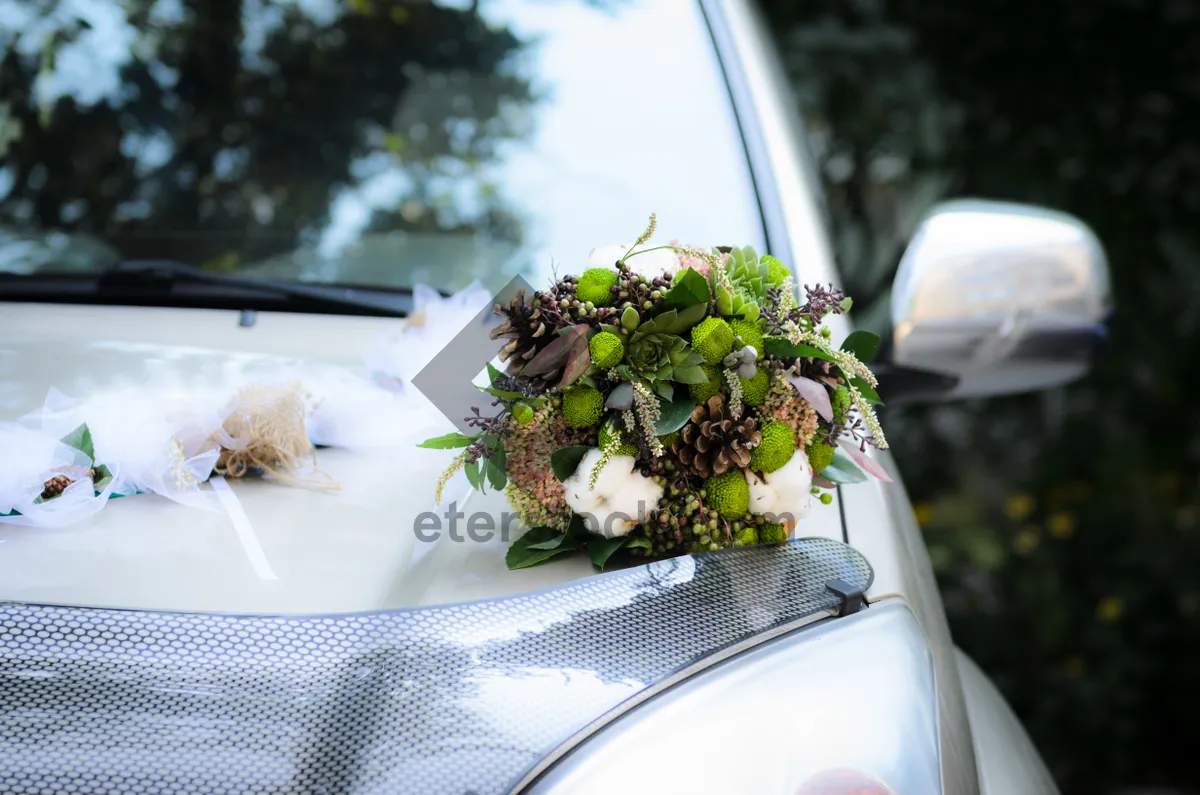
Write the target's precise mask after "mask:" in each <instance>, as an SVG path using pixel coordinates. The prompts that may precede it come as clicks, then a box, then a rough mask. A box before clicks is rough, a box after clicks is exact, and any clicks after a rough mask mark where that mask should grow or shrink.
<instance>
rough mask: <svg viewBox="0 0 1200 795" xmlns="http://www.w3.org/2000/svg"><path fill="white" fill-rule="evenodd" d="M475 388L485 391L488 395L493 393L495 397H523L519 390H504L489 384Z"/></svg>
mask: <svg viewBox="0 0 1200 795" xmlns="http://www.w3.org/2000/svg"><path fill="white" fill-rule="evenodd" d="M475 388H476V389H478V390H479V391H480V392H487V393H488V394H489V395H494V396H495V397H498V398H504V399H505V400H516V399H517V398H520V397H524V395H522V394H521V393H520V392H506V391H504V390H501V389H495V388H493V387H490V386H478V387H475Z"/></svg>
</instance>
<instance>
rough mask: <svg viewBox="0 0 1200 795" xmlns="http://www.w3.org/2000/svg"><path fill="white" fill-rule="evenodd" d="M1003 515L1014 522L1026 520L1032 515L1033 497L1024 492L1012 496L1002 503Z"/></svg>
mask: <svg viewBox="0 0 1200 795" xmlns="http://www.w3.org/2000/svg"><path fill="white" fill-rule="evenodd" d="M1004 513H1005V515H1006V516H1008V518H1009V519H1012V520H1013V521H1014V522H1020V521H1024V520H1025V519H1028V518H1029V516H1030V514H1032V513H1033V497H1031V496H1029V495H1028V494H1026V493H1024V492H1021V493H1019V494H1014V495H1012V496H1011V497H1009V498H1008V500H1007V501H1006V502H1005V503H1004Z"/></svg>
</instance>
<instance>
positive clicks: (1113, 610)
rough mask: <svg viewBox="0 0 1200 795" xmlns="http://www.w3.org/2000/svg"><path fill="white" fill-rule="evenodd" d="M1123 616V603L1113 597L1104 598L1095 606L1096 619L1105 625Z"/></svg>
mask: <svg viewBox="0 0 1200 795" xmlns="http://www.w3.org/2000/svg"><path fill="white" fill-rule="evenodd" d="M1124 614H1125V603H1124V602H1123V601H1121V600H1120V599H1118V598H1117V597H1115V596H1106V597H1104V598H1103V599H1101V600H1100V602H1099V604H1097V605H1096V618H1098V619H1100V620H1101V621H1103V622H1104V623H1105V624H1112V623H1114V622H1116V621H1120V620H1121V616H1122V615H1124Z"/></svg>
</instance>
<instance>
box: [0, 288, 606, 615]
mask: <svg viewBox="0 0 1200 795" xmlns="http://www.w3.org/2000/svg"><path fill="white" fill-rule="evenodd" d="M398 322H401V321H394V320H379V319H366V318H345V317H326V316H300V315H281V314H276V315H260V317H259V318H258V321H257V322H256V323H255V324H254V326H253V327H250V328H245V327H240V326H239V325H238V316H237V313H230V312H218V311H203V310H202V311H194V310H180V309H152V308H129V307H91V306H44V305H43V306H38V305H27V304H4V303H0V422H3V421H11V420H16V419H18V418H20V417H22V416H25V415H27V414H28V413H29V412H32V411H35V410H37V409H39V408H41V407H42V405H43V403H44V402H45V400H46V396H47V394H48V393H49V391H50V390H51V389H55V390H58V391H60V392H62V393H63V394H65V395H66V396H68V397H71V398H78V397H82V396H86V395H95V394H100V393H105V392H109V391H116V390H121V389H128V388H130V387H136V386H137V385H139V384H143V383H147V382H153V383H155V384H164V383H165V384H170V385H173V386H174V387H176V388H178V389H181V390H184V391H188V390H193V389H195V390H200V389H203V388H205V387H206V386H209V385H211V384H213V383H214V382H222V381H224V382H235V383H236V382H242V381H246V380H252V378H253V375H254V373H256V372H267V371H271V370H278V369H280V368H286V367H295V366H299V365H303V366H305V367H307V368H313V367H328V368H340V369H342V370H345V371H353V370H361V369H362V353H363V352H364V351H365V350H367V348H368V346H369V345H371V344H372V343H373V342H375V341H376V340H377V339H378V337H379V335H380V334H382V333H385V332H386V331H387V330H388V329H389V328H391V329H394V327H395V324H396V323H398ZM406 419H407V418H406ZM413 422H414V427H412V428H410V429H409V430H410V431H411V434H410V436H411V438H410V439H409V440H408V442H406V443H404V444H403V445H397V446H392V447H383V448H375V449H358V450H347V449H333V448H329V449H321V450H319V451H318V466H319V467H320V469H321V470H322V471H323V472H325V473H326V474H328V475H329V476H330V477H331V478H332V479H333V480H334V481H335V482H336V483H338V484H339V486H340V488H339V489H338V490H337V491H333V492H330V491H323V490H313V489H307V488H303V487H295V486H284V485H281V484H278V483H272V482H267V481H262V480H246V481H235V482H233V483H232V491H233V493H234V494H235V496H236V498H237V500H236V503H237V505H238V506H240V511H241V512H242V514H243V516H242V517H238V516H236V515H235V514H236V513H237V512H238V508H237V507H234V508H233V509H232V512H231V509H230V507H229V505H227V504H224V503H222V502H221V501H219V500H217V499H213V500H211V509H208V510H206V509H201V508H194V507H189V506H183V505H180V504H178V503H175V502H172V501H170V500H167V499H166V498H163V497H160V496H157V495H154V494H138V495H135V496H133V497H128V498H123V499H113V500H110V501H109V502H108V504H107V505H106V506H105V507H104V509H103V510H101V511H100V512H99V513H97V514H95V515H94V516H92V517H91V518H88V519H85V520H83V521H80V522H77V523H75V524H71V525H69V526H67V527H62V528H40V527H21V526H14V525H8V524H0V601H4V600H14V601H26V602H38V603H52V604H73V605H91V606H105V607H119V608H140V609H152V610H185V611H206V612H234V613H338V612H353V611H363V610H375V609H381V608H393V607H406V606H412V605H420V604H431V603H444V602H459V601H466V600H471V599H482V598H493V597H498V596H503V595H506V594H510V593H517V592H521V591H528V590H531V589H537V588H543V587H547V586H551V585H555V584H558V583H561V582H565V581H569V580H572V579H575V578H578V577H581V576H586V575H588V574H590V573H591V568H590V566H589V565H586V564H585V563H584V562H583V561H567V562H564V563H563V565H556V566H545V567H540V568H538V569H534V570H530V571H528V572H509V571H508V570H507V569H506V568H505V565H504V552H505V549H506V546H507V544H506V543H505V541H504V539H502V538H501V537H500V536H499V533H496V534H495V537H494V538H492V539H491V540H486V541H471V540H468V539H467V537H466V535H465V534H464V532H463V529H462V524H463V523H462V522H460V525H459V530H458V531H457V532H455V533H454V534H453V535H451V534H450V533H449V532H448V530H447V532H443V533H442V534H441V535H440V537H439V538H438V540H437V541H433V542H427V541H420V540H418V539H417V537H416V534H415V532H414V524H415V522H416V519H417V517H418V516H419V515H420V514H421V513H423V512H426V511H432V510H434V505H433V498H432V495H433V493H434V487H435V484H436V481H437V478H438V476H439V474H440V472H441V471H442V470H443V469H444V468H445V466H446V465H447V464H448V462H449V459H450V457H451V455H452V453H449V452H447V451H430V450H420V449H417V448H416V447H415V442H416V441H419V440H420V439H421V438H424V436H428V435H432V434H439V433H444V432H446V431H448V430H451V428H450V425H449V423H448V422H447V421H445V420H444V418H440V417H438V416H437V415H436V412H424V413H422V414H421V416H420V417H414V419H413ZM0 454H2V451H0ZM414 462H416V464H417V465H416V466H414ZM450 488H451V493H449V495H448V499H454V498H455V497H456V496H457V498H458V501H457V506H456V507H458V508H459V509H460V510H466V511H471V512H485V513H487V514H489V515H494V516H498V515H499V514H500V513H501V511H503V510H504V507H505V506H504V503H503V498H502V497H501V496H500V495H495V494H488V495H479V494H477V493H475V494H469V493H468V489H467V488H466V483H465V480H462V481H455V482H453V483H452V484H451V487H450ZM442 511H443V514H444V511H445V508H443V509H442ZM443 520H444V516H443ZM511 529H512V535H514V536H515V535H516V534H518V533H519V532H520V530H519V528H517V527H513V528H511Z"/></svg>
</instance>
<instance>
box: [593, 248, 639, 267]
mask: <svg viewBox="0 0 1200 795" xmlns="http://www.w3.org/2000/svg"><path fill="white" fill-rule="evenodd" d="M628 250H629V246H622V245H620V244H618V243H610V244H609V245H607V246H596V247H595V248H594V249H592V251H591V253H590V254H588V260H587V265H586V268H613V267H616V264H617V260H619V259H620V258H621V257H623V256H625V252H626V251H628Z"/></svg>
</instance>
